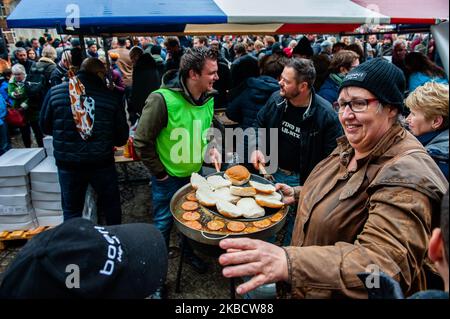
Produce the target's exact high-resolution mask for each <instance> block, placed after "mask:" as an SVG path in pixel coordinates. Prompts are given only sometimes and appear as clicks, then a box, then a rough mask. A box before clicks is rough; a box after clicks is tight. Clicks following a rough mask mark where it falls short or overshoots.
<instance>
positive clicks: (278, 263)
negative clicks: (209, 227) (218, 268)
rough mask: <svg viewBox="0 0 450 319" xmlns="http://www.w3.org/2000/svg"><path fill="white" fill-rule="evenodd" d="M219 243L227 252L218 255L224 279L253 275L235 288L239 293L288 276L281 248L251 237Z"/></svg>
mask: <svg viewBox="0 0 450 319" xmlns="http://www.w3.org/2000/svg"><path fill="white" fill-rule="evenodd" d="M219 245H220V248H222V249H224V250H226V251H227V252H226V253H225V254H223V255H221V256H220V257H219V263H220V264H221V265H222V266H225V268H224V269H223V270H222V274H223V275H224V276H225V277H226V278H232V277H243V276H253V278H252V279H250V280H249V281H247V282H245V283H243V284H242V285H239V286H238V287H237V289H236V292H237V293H238V294H240V295H242V294H245V293H247V292H249V291H252V290H254V289H256V288H258V287H259V286H261V285H264V284H268V283H274V282H278V281H287V280H288V279H289V271H288V261H287V257H286V253H285V251H284V249H283V248H281V247H278V246H276V245H273V244H270V243H268V242H265V241H262V240H257V239H250V238H236V239H224V240H222V241H220V243H219Z"/></svg>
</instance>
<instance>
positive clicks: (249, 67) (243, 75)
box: [231, 54, 259, 88]
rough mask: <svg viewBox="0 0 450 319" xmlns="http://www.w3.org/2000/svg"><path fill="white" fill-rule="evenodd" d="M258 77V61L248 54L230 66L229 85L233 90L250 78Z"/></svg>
mask: <svg viewBox="0 0 450 319" xmlns="http://www.w3.org/2000/svg"><path fill="white" fill-rule="evenodd" d="M258 75H259V67H258V60H257V59H256V58H255V57H253V56H251V55H250V54H245V55H243V56H241V57H239V58H237V59H236V60H235V61H234V62H233V64H231V85H232V87H233V88H235V87H237V86H239V84H241V83H243V82H245V80H247V79H248V78H250V77H257V76H258Z"/></svg>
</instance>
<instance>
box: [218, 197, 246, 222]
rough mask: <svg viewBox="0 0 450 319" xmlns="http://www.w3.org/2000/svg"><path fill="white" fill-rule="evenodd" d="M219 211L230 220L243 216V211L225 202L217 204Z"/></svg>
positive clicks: (219, 201)
mask: <svg viewBox="0 0 450 319" xmlns="http://www.w3.org/2000/svg"><path fill="white" fill-rule="evenodd" d="M216 207H217V210H218V211H219V213H220V214H222V215H223V216H225V217H228V218H238V217H241V216H242V212H241V210H240V209H239V208H238V207H237V206H236V205H234V204H231V203H230V202H227V201H224V200H220V199H219V200H218V201H217V203H216Z"/></svg>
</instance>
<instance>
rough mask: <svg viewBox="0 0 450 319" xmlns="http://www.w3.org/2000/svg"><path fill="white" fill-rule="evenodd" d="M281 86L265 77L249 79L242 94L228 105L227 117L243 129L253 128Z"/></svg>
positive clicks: (272, 79)
mask: <svg viewBox="0 0 450 319" xmlns="http://www.w3.org/2000/svg"><path fill="white" fill-rule="evenodd" d="M279 89H280V86H279V84H278V81H277V80H275V79H274V78H272V77H270V76H267V75H263V76H260V77H257V78H254V77H252V78H248V79H247V80H246V81H245V83H244V85H243V86H242V89H241V91H240V94H238V95H237V96H236V97H235V98H234V99H233V100H232V101H231V102H230V103H229V105H228V107H227V110H226V115H227V117H228V118H229V119H230V120H233V121H235V122H238V123H239V126H240V127H242V128H243V129H246V128H248V127H252V126H253V123H254V122H255V118H256V115H257V114H258V112H259V111H260V110H261V109H262V108H263V107H264V105H265V104H266V102H267V100H268V99H269V98H270V96H271V95H272V93H273V92H275V91H278V90H279Z"/></svg>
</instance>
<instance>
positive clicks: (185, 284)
mask: <svg viewBox="0 0 450 319" xmlns="http://www.w3.org/2000/svg"><path fill="white" fill-rule="evenodd" d="M12 145H13V147H23V144H22V142H21V139H20V135H15V136H13V137H12ZM33 147H36V144H34V146H33ZM124 165H126V169H127V171H128V177H129V180H131V181H133V180H135V182H126V181H125V176H126V174H125V167H124ZM117 171H118V173H119V181H120V184H119V187H120V194H121V204H122V212H123V220H122V221H123V223H136V222H144V223H150V222H151V220H152V218H151V216H152V215H151V211H152V207H151V186H150V185H149V182H148V178H149V175H148V172H147V170H146V168H145V167H144V166H143V165H142V164H141V163H131V164H119V165H117ZM136 180H139V181H136ZM177 238H178V236H177V234H176V229H175V227H174V229H173V230H172V236H171V246H178V239H177ZM24 244H25V242H24V241H14V242H8V243H7V249H6V250H4V251H0V280H1V278H2V274H3V272H4V271H5V270H6V268H7V267H8V265H9V264H10V263H11V261H12V260H13V259H14V257H15V256H16V255H17V253H18V252H19V251H20V250H21V248H22V247H23V245H24ZM142 248H143V249H145V247H142ZM176 255H177V254H175V257H174V258H172V259H169V269H168V275H167V287H168V298H171V299H186V298H192V299H198V298H200V299H217V298H229V297H230V289H229V287H230V284H229V281H228V280H227V279H225V278H224V277H223V276H222V274H221V267H220V266H219V264H218V262H217V258H215V257H210V256H206V255H204V254H202V253H198V255H199V256H201V257H202V258H203V259H204V260H205V261H207V262H208V263H209V271H208V272H207V273H206V274H203V275H200V274H198V273H196V272H195V271H194V270H193V269H192V267H191V266H190V265H187V264H184V265H183V271H182V280H181V292H180V293H176V292H175V283H176V277H177V270H178V264H179V256H176Z"/></svg>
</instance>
